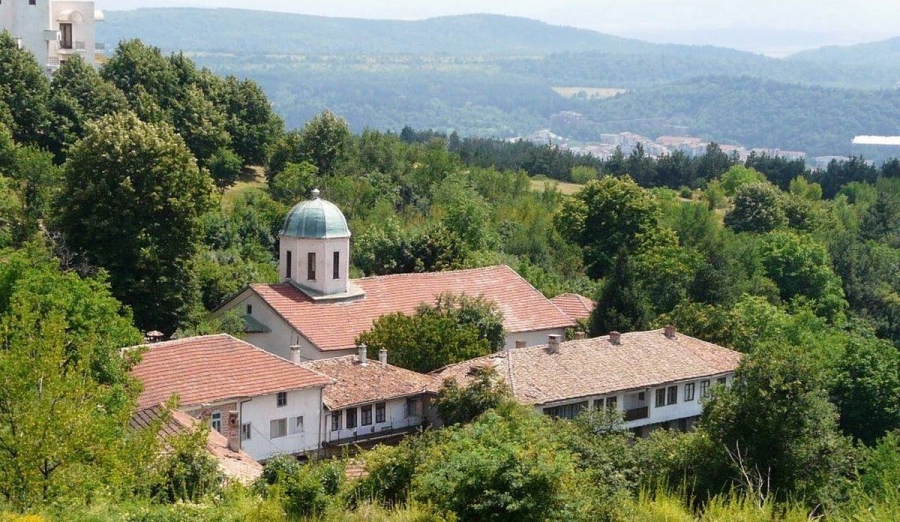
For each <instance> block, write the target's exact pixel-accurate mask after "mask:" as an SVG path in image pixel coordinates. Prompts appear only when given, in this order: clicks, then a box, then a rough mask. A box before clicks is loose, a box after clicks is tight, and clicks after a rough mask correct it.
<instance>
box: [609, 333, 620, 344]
mask: <svg viewBox="0 0 900 522" xmlns="http://www.w3.org/2000/svg"><path fill="white" fill-rule="evenodd" d="M621 341H622V334H620V333H619V332H609V342H610V344H614V345H616V346H618V345H619V344H621Z"/></svg>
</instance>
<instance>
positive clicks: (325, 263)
mask: <svg viewBox="0 0 900 522" xmlns="http://www.w3.org/2000/svg"><path fill="white" fill-rule="evenodd" d="M288 251H290V252H291V277H290V279H293V280H294V281H296V282H297V284H299V285H301V286H305V287H308V288H311V289H313V290H315V291H317V292H321V293H323V294H326V295H328V294H341V293H346V292H348V291H349V289H350V287H349V281H350V239H349V238H335V239H299V238H293V237H282V238H281V241H280V245H279V255H280V257H279V263H278V272H279V275H280V277H281V279H282V280H283V281H285V280H287V279H289V278H288V277H287V252H288ZM310 252H312V253H315V254H316V279H315V280H314V281H310V280H309V279H307V275H308V273H307V254H309V253H310ZM335 252H338V253H339V254H340V265H339V267H338V275H339V276H340V277H339V278H338V279H335V278H334V272H333V268H332V267H333V260H334V253H335Z"/></svg>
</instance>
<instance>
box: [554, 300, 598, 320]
mask: <svg viewBox="0 0 900 522" xmlns="http://www.w3.org/2000/svg"><path fill="white" fill-rule="evenodd" d="M550 302H551V303H553V304H555V305H556V307H557V308H559V309H560V310H562V311H563V313H565V314H566V315H568V316H569V317H571V318H572V319H573V320H575V321H577V320H579V319H587V318H589V317H590V316H591V312H592V311H593V310H594V302H593V301H591V300H590V299H588V298H587V297H585V296H583V295H579V294H562V295H558V296H556V297H554V298H553V299H551V300H550Z"/></svg>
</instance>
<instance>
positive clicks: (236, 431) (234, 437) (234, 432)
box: [225, 411, 241, 451]
mask: <svg viewBox="0 0 900 522" xmlns="http://www.w3.org/2000/svg"><path fill="white" fill-rule="evenodd" d="M225 437H226V438H227V439H228V449H230V450H231V451H241V422H240V419H239V418H238V412H236V411H229V412H228V422H227V423H225Z"/></svg>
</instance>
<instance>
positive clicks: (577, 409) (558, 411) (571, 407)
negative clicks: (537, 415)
mask: <svg viewBox="0 0 900 522" xmlns="http://www.w3.org/2000/svg"><path fill="white" fill-rule="evenodd" d="M587 407H588V403H587V401H583V402H576V403H574V404H563V405H561V406H553V407H550V408H544V415H549V416H551V417H553V418H554V419H574V418H575V417H577V416H578V415H580V414H581V412H583V411H584V410H586V409H587Z"/></svg>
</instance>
